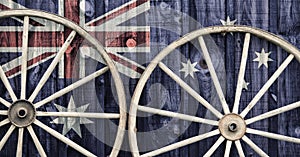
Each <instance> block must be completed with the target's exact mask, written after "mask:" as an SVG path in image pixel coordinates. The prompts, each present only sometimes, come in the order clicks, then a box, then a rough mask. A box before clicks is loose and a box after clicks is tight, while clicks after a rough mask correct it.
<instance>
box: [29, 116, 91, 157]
mask: <svg viewBox="0 0 300 157" xmlns="http://www.w3.org/2000/svg"><path fill="white" fill-rule="evenodd" d="M34 124H36V125H37V126H39V127H41V128H42V129H44V130H45V131H47V132H48V133H49V134H51V135H52V136H54V137H55V138H57V139H58V140H60V141H62V142H64V143H65V144H67V145H69V146H70V147H72V148H74V149H75V150H77V151H78V152H80V153H81V154H83V155H85V156H91V157H96V155H94V154H92V153H91V152H89V151H88V150H86V149H85V148H83V147H81V146H79V145H78V144H77V143H75V142H73V141H72V140H70V139H68V138H67V137H65V136H63V135H62V134H60V133H59V132H57V131H56V130H54V129H52V128H50V127H48V126H47V125H45V124H43V123H42V122H40V121H39V120H37V119H36V120H35V121H34Z"/></svg>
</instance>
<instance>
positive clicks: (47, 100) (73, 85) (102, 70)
mask: <svg viewBox="0 0 300 157" xmlns="http://www.w3.org/2000/svg"><path fill="white" fill-rule="evenodd" d="M108 70H109V68H108V67H104V68H102V69H100V70H98V71H96V72H94V73H92V74H90V75H88V76H86V77H84V78H82V79H81V80H79V81H77V82H74V83H73V84H71V85H69V86H67V87H65V88H63V89H61V90H60V91H58V92H56V93H54V94H52V95H51V96H49V97H47V98H45V99H44V100H42V101H40V102H37V103H36V104H34V106H35V107H36V108H38V107H40V106H42V105H44V104H46V103H48V102H50V101H52V100H54V99H56V98H58V97H60V96H62V95H64V94H66V93H68V92H70V91H72V90H74V89H75V88H77V87H79V86H81V85H83V84H86V83H87V82H89V81H91V80H93V79H94V78H96V77H98V76H100V75H102V74H103V73H105V72H106V71H108Z"/></svg>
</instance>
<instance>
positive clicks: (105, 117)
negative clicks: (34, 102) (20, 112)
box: [36, 111, 120, 119]
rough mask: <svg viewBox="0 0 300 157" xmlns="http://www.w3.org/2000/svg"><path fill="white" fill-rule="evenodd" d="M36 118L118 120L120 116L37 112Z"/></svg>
mask: <svg viewBox="0 0 300 157" xmlns="http://www.w3.org/2000/svg"><path fill="white" fill-rule="evenodd" d="M36 116H53V117H77V118H79V117H84V118H104V119H118V118H120V114H117V113H87V112H41V111H37V112H36Z"/></svg>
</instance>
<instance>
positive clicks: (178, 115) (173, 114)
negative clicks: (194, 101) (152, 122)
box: [138, 105, 219, 126]
mask: <svg viewBox="0 0 300 157" xmlns="http://www.w3.org/2000/svg"><path fill="white" fill-rule="evenodd" d="M138 110H140V111H143V112H148V113H153V114H159V115H162V116H167V117H173V118H178V119H182V120H187V121H191V122H198V123H204V124H209V125H214V126H218V124H219V122H218V121H214V120H210V119H203V118H199V117H195V116H190V115H186V114H181V113H176V112H171V111H165V110H160V109H155V108H151V107H146V106H141V105H139V106H138Z"/></svg>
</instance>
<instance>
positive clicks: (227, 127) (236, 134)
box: [219, 113, 246, 141]
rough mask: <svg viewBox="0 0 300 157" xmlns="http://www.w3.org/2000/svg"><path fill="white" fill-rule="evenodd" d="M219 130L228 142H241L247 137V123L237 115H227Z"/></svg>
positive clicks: (220, 123)
mask: <svg viewBox="0 0 300 157" xmlns="http://www.w3.org/2000/svg"><path fill="white" fill-rule="evenodd" d="M219 130H220V132H221V134H222V136H223V137H225V138H226V139H227V140H231V141H235V140H239V139H240V138H242V137H243V136H244V135H245V132H246V123H245V121H244V119H243V118H242V117H241V116H239V115H237V114H233V113H231V114H227V115H225V116H224V117H223V118H222V119H221V120H220V121H219Z"/></svg>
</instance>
